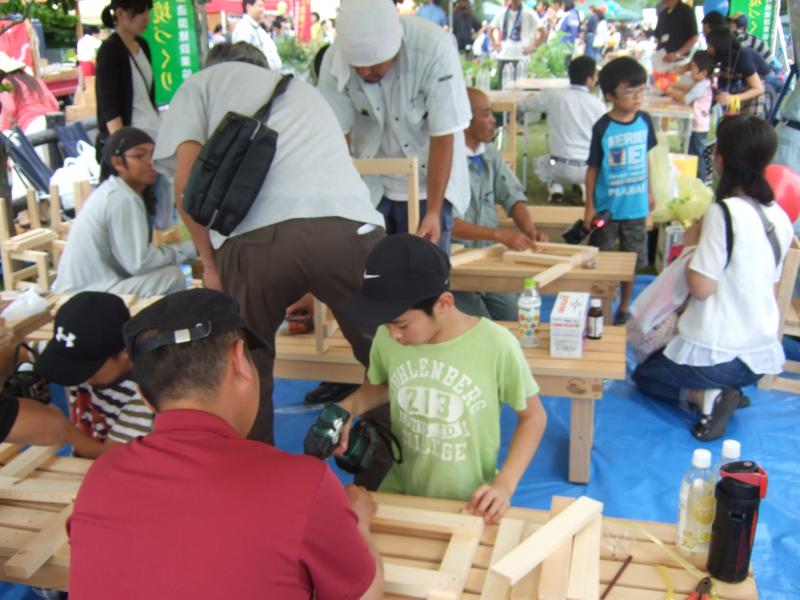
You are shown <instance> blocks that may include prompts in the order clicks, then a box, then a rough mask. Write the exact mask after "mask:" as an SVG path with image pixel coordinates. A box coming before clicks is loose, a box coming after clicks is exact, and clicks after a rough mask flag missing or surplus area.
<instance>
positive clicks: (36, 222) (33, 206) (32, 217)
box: [25, 188, 42, 229]
mask: <svg viewBox="0 0 800 600" xmlns="http://www.w3.org/2000/svg"><path fill="white" fill-rule="evenodd" d="M25 200H26V203H27V205H28V219H29V221H30V224H31V229H39V228H40V227H41V226H42V216H41V214H39V202H38V199H37V197H36V190H35V189H33V188H28V190H27V193H26V194H25Z"/></svg>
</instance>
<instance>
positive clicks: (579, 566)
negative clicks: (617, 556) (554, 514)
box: [567, 515, 603, 600]
mask: <svg viewBox="0 0 800 600" xmlns="http://www.w3.org/2000/svg"><path fill="white" fill-rule="evenodd" d="M602 528H603V521H602V517H601V516H600V515H597V516H596V517H595V518H594V519H592V521H591V522H590V523H589V524H588V525H587V526H586V527H584V528H583V529H581V530H580V531H579V532H578V533H576V534H575V542H574V544H573V548H572V561H571V566H570V571H569V587H568V589H567V598H568V600H597V599H598V597H599V595H600V594H599V590H598V587H597V582H598V581H600V537H601V532H602Z"/></svg>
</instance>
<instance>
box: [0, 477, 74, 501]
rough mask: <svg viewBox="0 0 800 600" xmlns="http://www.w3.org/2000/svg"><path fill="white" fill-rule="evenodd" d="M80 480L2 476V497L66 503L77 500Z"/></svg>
mask: <svg viewBox="0 0 800 600" xmlns="http://www.w3.org/2000/svg"><path fill="white" fill-rule="evenodd" d="M80 486H81V482H80V481H61V480H50V479H22V478H20V477H0V499H2V500H22V501H30V502H48V503H53V504H66V503H68V502H72V501H73V500H75V497H76V496H77V495H78V489H79V488H80Z"/></svg>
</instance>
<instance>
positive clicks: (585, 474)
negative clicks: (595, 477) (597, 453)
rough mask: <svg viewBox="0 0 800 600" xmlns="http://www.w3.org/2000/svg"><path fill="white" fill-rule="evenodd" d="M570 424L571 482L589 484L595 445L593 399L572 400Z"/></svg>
mask: <svg viewBox="0 0 800 600" xmlns="http://www.w3.org/2000/svg"><path fill="white" fill-rule="evenodd" d="M570 400H571V403H572V404H571V410H570V424H569V480H570V481H571V482H572V483H589V465H590V463H591V460H592V445H593V444H594V403H595V401H594V400H593V399H591V398H571V399H570Z"/></svg>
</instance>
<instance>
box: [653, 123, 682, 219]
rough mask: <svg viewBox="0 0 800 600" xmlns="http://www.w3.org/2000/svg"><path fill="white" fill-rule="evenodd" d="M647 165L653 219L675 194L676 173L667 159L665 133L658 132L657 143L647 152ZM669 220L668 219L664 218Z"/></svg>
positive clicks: (667, 150) (667, 146) (667, 145)
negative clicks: (653, 203)
mask: <svg viewBox="0 0 800 600" xmlns="http://www.w3.org/2000/svg"><path fill="white" fill-rule="evenodd" d="M648 167H649V173H650V184H651V186H652V188H653V199H654V200H655V204H656V205H655V208H654V210H653V219H654V220H655V219H656V214H657V213H659V211H661V210H663V209H665V208H666V206H667V204H668V203H669V201H670V200H672V199H673V198H674V197H675V196H676V195H677V190H676V188H675V176H676V175H677V173H676V171H675V167H673V166H672V161H671V160H670V159H669V144H668V142H667V135H666V133H659V134H658V144H656V147H655V148H653V149H652V150H650V152H649V153H648ZM665 220H669V219H665Z"/></svg>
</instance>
